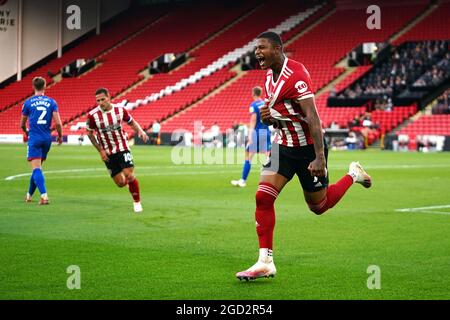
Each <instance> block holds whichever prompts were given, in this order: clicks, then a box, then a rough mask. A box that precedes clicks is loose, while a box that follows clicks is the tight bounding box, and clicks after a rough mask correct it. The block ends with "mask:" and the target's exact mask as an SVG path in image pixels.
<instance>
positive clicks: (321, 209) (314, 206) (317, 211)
mask: <svg viewBox="0 0 450 320" xmlns="http://www.w3.org/2000/svg"><path fill="white" fill-rule="evenodd" d="M308 207H309V210H311V212H314V213H315V214H316V215H318V216H320V215H321V214H323V213H324V212H325V211H326V208H324V207H323V206H319V205H317V204H310V203H308Z"/></svg>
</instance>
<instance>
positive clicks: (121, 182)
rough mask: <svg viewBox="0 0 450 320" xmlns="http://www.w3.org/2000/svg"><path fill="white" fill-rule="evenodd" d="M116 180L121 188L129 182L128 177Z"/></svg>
mask: <svg viewBox="0 0 450 320" xmlns="http://www.w3.org/2000/svg"><path fill="white" fill-rule="evenodd" d="M114 182H115V183H116V185H117V186H118V187H119V188H123V187H125V186H126V185H127V184H128V182H127V180H126V179H120V180H116V181H114Z"/></svg>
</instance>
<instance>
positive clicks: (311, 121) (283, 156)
mask: <svg viewBox="0 0 450 320" xmlns="http://www.w3.org/2000/svg"><path fill="white" fill-rule="evenodd" d="M255 55H256V59H257V60H258V62H259V64H260V66H261V68H262V69H264V70H267V69H268V71H267V75H266V81H265V89H266V95H267V97H266V99H267V102H266V105H265V106H264V107H262V108H261V119H262V121H263V122H265V123H267V124H269V125H273V126H274V127H275V129H276V130H277V143H276V144H274V146H273V147H272V152H271V156H270V161H269V162H268V163H267V164H266V165H264V166H263V171H262V173H261V177H260V183H259V187H258V191H257V192H256V212H255V219H256V232H257V234H258V238H259V247H260V249H259V259H258V261H257V262H256V263H255V264H254V265H253V266H252V267H250V268H249V269H247V270H245V271H242V272H238V273H237V274H236V277H237V278H238V279H239V280H243V279H244V280H253V279H257V278H261V277H273V276H274V275H275V274H276V268H275V264H274V262H273V251H272V249H273V247H272V241H273V231H274V227H275V209H274V202H275V200H276V198H277V197H278V195H279V193H280V192H281V190H282V189H283V187H284V186H285V185H286V184H287V183H288V182H289V181H290V180H291V179H292V178H293V176H294V175H297V176H298V178H299V180H300V183H301V185H302V188H303V194H304V198H305V200H306V203H307V204H308V207H309V208H310V210H311V211H312V212H314V213H315V214H317V215H320V214H323V213H324V212H325V211H327V210H328V209H330V208H332V207H333V206H334V205H335V204H336V203H338V202H339V200H340V199H341V198H342V196H343V195H344V194H345V192H346V191H347V190H348V189H349V188H350V187H351V186H352V185H353V184H354V183H355V182H356V183H360V184H362V185H363V186H364V187H366V188H369V187H370V186H371V184H372V181H371V177H370V176H369V175H368V174H367V173H366V172H365V171H364V169H363V168H362V166H361V165H360V164H359V163H358V162H352V163H351V164H350V167H349V171H348V173H347V174H346V175H345V176H344V177H342V178H341V179H340V180H339V181H338V182H337V183H336V184H333V185H330V186H328V172H327V156H328V150H327V147H326V146H325V143H324V138H323V131H322V125H321V121H320V118H319V115H318V114H317V109H316V105H315V101H314V94H313V91H312V87H311V79H310V76H309V73H308V71H307V70H306V68H305V67H304V66H303V65H302V64H301V63H299V62H297V61H294V60H291V59H288V58H287V57H286V56H285V55H284V53H283V44H282V41H281V38H280V36H279V35H278V34H276V33H274V32H264V33H262V34H260V35H259V36H258V38H257V41H256V48H255Z"/></svg>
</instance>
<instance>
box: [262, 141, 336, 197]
mask: <svg viewBox="0 0 450 320" xmlns="http://www.w3.org/2000/svg"><path fill="white" fill-rule="evenodd" d="M315 158H316V153H315V151H314V145H308V146H304V147H296V148H292V147H286V146H283V145H279V144H277V143H274V144H273V146H272V151H271V152H270V159H269V161H268V162H267V163H266V164H265V165H264V166H263V167H264V169H263V170H264V171H272V172H275V173H278V174H281V175H282V176H284V177H286V179H288V180H291V179H292V177H293V176H294V175H295V174H297V176H298V178H299V180H300V183H301V185H302V188H303V190H305V191H308V192H315V191H319V190H321V189H323V188H325V187H328V174H327V175H326V176H325V177H313V176H311V173H310V172H309V170H308V166H309V164H310V163H311V162H312V161H313V160H314V159H315ZM325 159H326V160H327V163H328V148H327V147H326V146H325ZM327 171H328V170H327Z"/></svg>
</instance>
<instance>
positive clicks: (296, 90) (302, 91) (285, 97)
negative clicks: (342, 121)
mask: <svg viewBox="0 0 450 320" xmlns="http://www.w3.org/2000/svg"><path fill="white" fill-rule="evenodd" d="M265 94H266V99H267V100H268V101H269V102H268V103H269V108H270V114H271V116H272V117H273V118H274V119H277V120H278V122H279V124H280V125H279V128H277V135H276V142H277V143H278V144H281V145H284V146H287V147H300V146H306V145H309V144H313V139H312V137H311V133H310V132H309V126H308V123H307V121H306V118H305V115H304V114H303V112H302V110H301V108H300V104H299V101H300V100H302V99H308V98H312V97H314V93H313V91H312V86H311V78H310V76H309V72H308V70H306V68H305V66H304V65H303V64H301V63H299V62H297V61H294V60H291V59H288V58H285V59H284V64H283V68H282V69H281V73H280V75H279V77H278V80H277V81H276V82H274V81H273V72H272V70H271V69H269V70H268V72H267V74H266V83H265Z"/></svg>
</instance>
